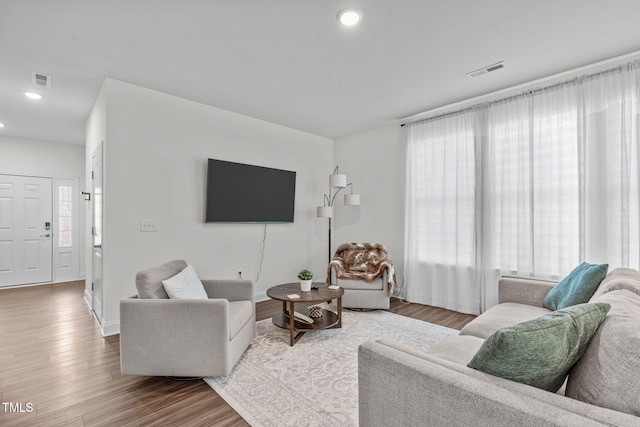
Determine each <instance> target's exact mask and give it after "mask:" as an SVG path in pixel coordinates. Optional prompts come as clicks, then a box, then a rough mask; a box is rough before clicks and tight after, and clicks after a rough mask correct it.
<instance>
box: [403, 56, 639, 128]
mask: <svg viewBox="0 0 640 427" xmlns="http://www.w3.org/2000/svg"><path fill="white" fill-rule="evenodd" d="M637 55H638V53H637V52H636V53H633V54H630V55H626V56H625V57H626V58H630V57H634V56H637ZM620 59H621V58H617V59H616V61H619V60H620ZM605 62H610V61H605ZM594 65H595V64H594ZM592 67H593V66H590V67H589V68H592ZM634 67H635V68H639V67H640V60H639V59H636V60H629V61H628V62H626V63H620V64H618V65H617V66H615V67H613V68H609V69H606V70H602V71H599V72H596V73H591V74H584V75H580V76H574V77H572V78H570V79H568V80H564V81H561V82H558V83H554V84H550V85H548V86H544V87H540V88H535V89H529V90H526V89H525V90H523V91H522V92H520V93H517V94H515V95H510V96H506V97H504V98H498V99H494V100H491V101H484V102H477V103H475V104H472V105H469V106H467V107H464V108H459V109H457V110H454V111H448V112H445V113H441V114H436V115H434V116H430V117H425V118H422V119H417V120H410V118H407V119H406V121H404V122H403V123H401V124H400V126H406V125H407V124H417V123H423V122H426V121H429V120H436V119H441V118H444V117H449V116H452V115H456V114H461V113H464V112H467V111H470V110H473V109H478V108H483V107H485V106H487V105H490V104H494V103H500V102H508V101H511V100H514V99H516V98H519V97H522V96H532V95H536V94H538V93H540V92H543V91H546V90H553V89H556V88H558V87H561V86H565V85H567V84H574V83H576V82H578V81H581V80H588V79H593V78H598V77H602V76H604V75H609V74H615V73H619V72H621V71H622V70H623V69H625V68H626V69H628V70H629V69H632V68H634ZM574 72H575V71H574ZM563 74H566V73H563ZM553 78H554V77H549V78H548V79H545V80H549V79H553ZM556 78H557V77H556ZM532 83H535V82H532ZM511 90H512V89H505V90H504V91H511ZM513 90H515V89H513ZM490 96H491V94H487V95H482V96H481V97H480V98H484V97H490ZM462 102H464V101H462ZM442 108H446V107H442ZM438 109H440V108H438ZM438 109H436V110H438ZM423 114H428V113H419V114H416V115H414V117H415V116H420V115H423Z"/></svg>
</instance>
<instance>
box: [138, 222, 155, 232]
mask: <svg viewBox="0 0 640 427" xmlns="http://www.w3.org/2000/svg"><path fill="white" fill-rule="evenodd" d="M140 231H142V232H147V231H158V221H156V220H155V219H141V220H140Z"/></svg>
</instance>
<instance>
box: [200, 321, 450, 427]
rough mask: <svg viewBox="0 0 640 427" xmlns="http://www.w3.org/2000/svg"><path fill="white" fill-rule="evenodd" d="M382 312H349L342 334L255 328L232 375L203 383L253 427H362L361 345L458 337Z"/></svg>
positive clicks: (267, 324) (425, 343)
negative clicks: (294, 335)
mask: <svg viewBox="0 0 640 427" xmlns="http://www.w3.org/2000/svg"><path fill="white" fill-rule="evenodd" d="M457 333H458V331H456V330H455V329H449V328H444V327H442V326H437V325H433V324H431V323H427V322H422V321H419V320H415V319H411V318H408V317H404V316H399V315H396V314H393V313H389V312H385V311H371V312H353V311H348V310H345V311H344V312H343V316H342V329H330V330H326V331H313V332H307V333H306V334H305V335H304V336H303V337H302V338H300V340H299V341H298V342H297V343H296V345H294V346H293V347H291V346H289V332H288V331H286V330H284V329H281V328H278V327H277V326H275V325H273V323H271V319H267V320H262V321H260V322H258V323H257V331H256V338H255V339H254V340H253V343H252V344H251V346H250V347H249V349H248V350H247V351H246V352H245V354H244V355H243V356H242V358H241V359H240V361H239V362H238V364H237V365H236V366H235V368H234V369H233V371H232V372H231V374H229V375H228V376H226V377H215V378H205V381H206V382H207V383H208V384H209V385H210V386H211V387H212V388H213V389H214V390H215V391H216V392H217V393H218V394H219V395H220V396H222V398H223V399H224V400H226V401H227V403H229V404H230V405H231V406H232V407H233V409H235V410H236V411H237V412H238V413H239V414H240V415H241V416H242V417H243V418H244V419H245V420H247V422H248V423H250V424H251V425H252V426H255V427H258V426H265V427H266V426H357V425H358V345H360V344H361V343H363V342H364V341H367V340H374V339H378V338H388V339H391V340H394V341H399V342H403V343H405V344H407V345H409V346H411V347H414V348H418V349H424V348H427V347H429V346H431V345H432V344H434V343H436V342H438V341H440V340H441V339H443V338H445V337H447V336H449V335H455V334H457Z"/></svg>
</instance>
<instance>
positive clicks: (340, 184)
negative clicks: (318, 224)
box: [316, 166, 360, 262]
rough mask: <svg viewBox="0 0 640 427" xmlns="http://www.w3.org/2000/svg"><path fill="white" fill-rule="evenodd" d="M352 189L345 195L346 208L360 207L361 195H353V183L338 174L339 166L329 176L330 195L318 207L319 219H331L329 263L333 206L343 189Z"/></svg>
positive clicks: (325, 196) (326, 195)
mask: <svg viewBox="0 0 640 427" xmlns="http://www.w3.org/2000/svg"><path fill="white" fill-rule="evenodd" d="M346 187H351V193H350V194H345V195H344V205H345V206H360V195H359V194H353V183H351V182H350V183H348V184H347V176H346V175H342V174H340V173H339V172H338V166H336V168H335V169H334V170H333V174H331V175H329V194H325V195H324V200H323V205H322V206H318V209H317V213H316V215H317V217H318V218H329V251H328V252H329V261H328V262H331V218H333V206H334V202H335V199H336V196H337V195H338V193H339V192H340V191H342V189H344V188H346Z"/></svg>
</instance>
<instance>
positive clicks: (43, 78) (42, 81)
mask: <svg viewBox="0 0 640 427" xmlns="http://www.w3.org/2000/svg"><path fill="white" fill-rule="evenodd" d="M31 82H32V83H33V84H35V85H38V86H44V87H51V76H49V75H47V74H43V73H36V72H35V71H32V72H31Z"/></svg>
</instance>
